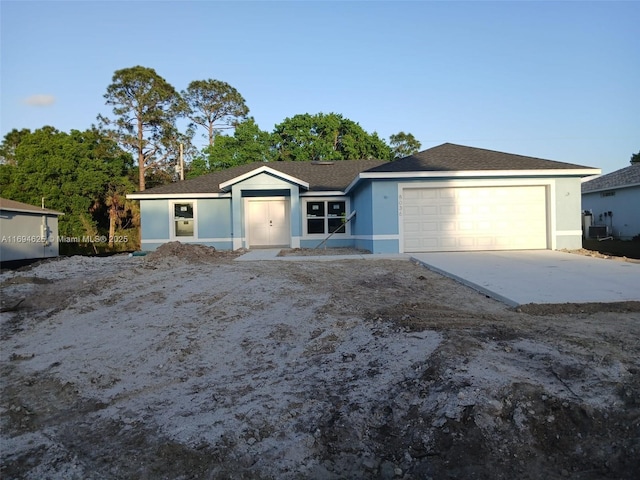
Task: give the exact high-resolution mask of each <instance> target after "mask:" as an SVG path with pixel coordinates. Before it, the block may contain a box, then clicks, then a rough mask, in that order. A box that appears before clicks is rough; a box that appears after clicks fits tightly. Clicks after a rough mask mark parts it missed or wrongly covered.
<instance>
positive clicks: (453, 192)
mask: <svg viewBox="0 0 640 480" xmlns="http://www.w3.org/2000/svg"><path fill="white" fill-rule="evenodd" d="M403 196H404V209H403V211H404V215H403V220H402V221H403V236H404V251H406V252H420V251H439V250H441V251H457V250H511V249H514V250H515V249H544V248H547V209H546V188H545V187H544V186H513V187H466V188H419V189H408V188H407V189H404V191H403Z"/></svg>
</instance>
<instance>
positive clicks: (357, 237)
mask: <svg viewBox="0 0 640 480" xmlns="http://www.w3.org/2000/svg"><path fill="white" fill-rule="evenodd" d="M351 238H353V239H355V240H374V241H375V240H400V234H396V233H392V234H388V235H353V236H352V237H351Z"/></svg>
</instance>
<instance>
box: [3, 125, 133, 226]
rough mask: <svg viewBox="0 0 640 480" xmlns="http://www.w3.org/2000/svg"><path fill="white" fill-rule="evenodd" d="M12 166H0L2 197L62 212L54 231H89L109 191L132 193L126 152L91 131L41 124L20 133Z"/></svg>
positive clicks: (129, 160)
mask: <svg viewBox="0 0 640 480" xmlns="http://www.w3.org/2000/svg"><path fill="white" fill-rule="evenodd" d="M14 158H15V164H14V165H2V169H0V187H2V195H3V197H6V198H9V199H12V200H17V201H20V202H24V203H28V204H31V205H40V204H41V201H42V198H44V201H45V205H46V206H47V207H48V208H51V209H54V210H58V211H61V212H63V213H64V214H65V215H64V216H62V217H60V219H59V228H60V235H64V236H82V235H94V234H95V233H96V232H97V231H98V229H99V227H101V226H103V225H104V222H101V216H100V211H101V208H102V207H103V206H106V205H107V202H108V201H109V200H108V198H109V195H113V193H110V192H121V193H122V192H125V191H132V190H133V185H132V184H131V182H129V181H128V179H127V170H128V169H129V168H130V167H131V163H132V161H131V156H130V155H128V154H127V153H126V152H124V151H123V150H121V149H120V148H118V146H117V145H116V144H115V143H114V142H112V141H111V140H109V139H108V138H106V137H105V136H104V135H103V134H102V133H100V132H99V131H97V130H87V131H85V132H80V131H78V130H72V131H71V133H68V134H67V133H64V132H60V131H58V130H56V129H55V128H53V127H43V128H41V129H39V130H35V131H34V132H28V133H25V134H24V135H23V136H22V138H21V141H20V143H19V144H18V145H17V147H16V148H15V157H14Z"/></svg>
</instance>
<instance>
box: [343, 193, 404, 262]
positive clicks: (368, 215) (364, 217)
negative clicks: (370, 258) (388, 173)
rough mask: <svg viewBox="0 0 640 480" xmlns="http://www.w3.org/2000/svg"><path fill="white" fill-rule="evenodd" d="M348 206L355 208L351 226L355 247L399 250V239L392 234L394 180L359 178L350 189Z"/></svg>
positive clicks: (395, 207)
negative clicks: (358, 182)
mask: <svg viewBox="0 0 640 480" xmlns="http://www.w3.org/2000/svg"><path fill="white" fill-rule="evenodd" d="M351 206H352V210H356V212H357V215H356V218H355V220H354V221H353V222H352V223H353V224H352V226H351V234H352V236H353V244H354V246H355V247H356V248H361V249H363V250H369V251H370V252H372V253H397V252H398V251H399V241H398V239H397V238H393V237H395V236H397V235H398V182H396V181H381V180H376V181H366V182H363V184H362V185H361V186H359V188H357V189H356V190H355V191H353V192H352V202H351ZM390 236H391V237H392V238H389V237H390Z"/></svg>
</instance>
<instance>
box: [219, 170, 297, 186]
mask: <svg viewBox="0 0 640 480" xmlns="http://www.w3.org/2000/svg"><path fill="white" fill-rule="evenodd" d="M261 173H269V174H271V175H274V176H275V177H278V178H281V179H283V180H286V181H288V182H291V183H295V184H297V185H300V186H301V187H304V188H306V189H307V190H308V189H309V183H307V182H305V181H304V180H300V179H299V178H295V177H292V176H291V175H287V174H286V173H282V172H279V171H278V170H274V169H273V168H269V167H260V168H256V169H255V170H251V171H250V172H247V173H245V174H243V175H240V176H238V177H235V178H232V179H231V180H228V181H226V182H224V183H221V184H220V185H219V187H220V190H225V189H227V188H229V187H231V186H232V185H235V184H236V183H238V182H241V181H243V180H246V179H247V178H251V177H255V176H256V175H259V174H261Z"/></svg>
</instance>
